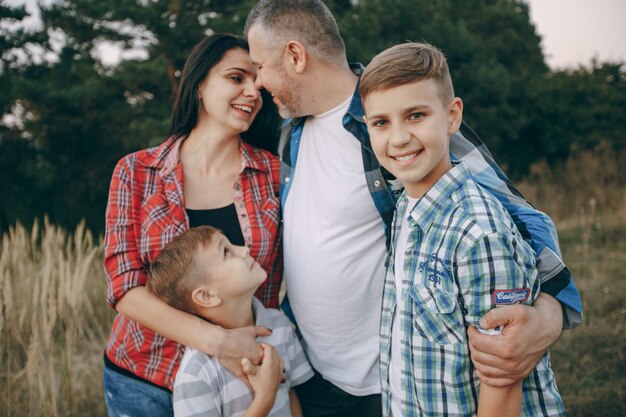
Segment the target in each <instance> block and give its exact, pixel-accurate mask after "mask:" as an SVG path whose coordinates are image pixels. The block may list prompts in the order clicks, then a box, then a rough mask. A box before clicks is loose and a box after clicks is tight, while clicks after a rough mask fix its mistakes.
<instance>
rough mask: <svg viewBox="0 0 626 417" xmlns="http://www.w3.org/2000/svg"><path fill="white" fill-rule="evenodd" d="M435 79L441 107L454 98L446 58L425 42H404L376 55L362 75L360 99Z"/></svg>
mask: <svg viewBox="0 0 626 417" xmlns="http://www.w3.org/2000/svg"><path fill="white" fill-rule="evenodd" d="M430 79H432V80H434V81H436V82H437V85H438V87H439V96H440V97H441V100H442V102H443V103H444V104H446V105H447V104H448V103H449V102H450V101H451V100H452V99H453V98H454V88H453V87H452V78H451V77H450V70H449V69H448V62H447V60H446V57H445V55H444V54H443V53H442V52H441V51H440V50H439V49H437V48H435V47H434V46H432V45H430V44H427V43H416V42H407V43H402V44H400V45H396V46H392V47H391V48H389V49H386V50H384V51H383V52H381V53H379V54H378V55H376V56H375V57H374V58H373V59H372V61H371V62H370V63H369V65H368V66H367V68H365V71H364V72H363V75H362V76H361V85H360V89H359V93H360V94H361V99H363V100H364V99H365V97H367V95H368V94H370V93H372V92H374V91H378V90H386V89H388V88H392V87H397V86H400V85H404V84H410V83H414V82H417V81H421V80H430Z"/></svg>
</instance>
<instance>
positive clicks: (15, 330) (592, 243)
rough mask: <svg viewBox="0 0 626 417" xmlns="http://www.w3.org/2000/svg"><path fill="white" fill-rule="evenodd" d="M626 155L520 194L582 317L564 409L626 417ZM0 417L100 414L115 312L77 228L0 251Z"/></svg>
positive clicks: (563, 357)
mask: <svg viewBox="0 0 626 417" xmlns="http://www.w3.org/2000/svg"><path fill="white" fill-rule="evenodd" d="M624 163H626V153H624V154H622V155H613V154H611V153H610V152H609V151H608V149H607V148H599V149H597V150H596V151H594V152H587V153H582V154H580V155H579V156H578V157H576V158H572V159H571V160H569V161H567V163H565V164H563V165H562V166H559V167H555V168H552V169H549V168H548V166H547V165H546V164H543V165H541V164H540V165H537V166H536V167H534V169H533V172H532V175H531V176H530V177H529V179H528V180H527V181H526V182H524V183H523V184H522V187H521V188H522V191H523V192H524V193H525V194H526V195H527V196H528V197H529V199H530V200H531V201H533V202H534V203H535V204H536V205H537V207H538V208H540V209H541V210H543V211H546V212H547V213H548V214H550V215H551V216H552V217H553V218H554V219H555V220H556V223H557V227H558V228H559V233H560V236H561V248H562V250H563V255H564V258H565V260H566V263H567V264H568V266H569V268H570V270H571V271H572V273H573V275H574V277H575V279H576V283H577V285H578V288H579V289H580V291H581V294H582V298H583V304H584V308H585V318H584V323H583V324H582V325H581V326H580V327H579V328H578V329H576V330H574V331H571V332H565V333H564V334H563V336H562V337H561V339H560V340H559V342H558V343H557V344H556V346H555V347H554V348H553V353H552V360H553V364H554V367H555V371H556V376H557V383H558V385H559V387H560V390H561V393H562V395H563V399H564V402H565V405H566V408H567V410H568V414H569V415H570V416H593V417H603V416H606V417H609V416H611V417H614V416H625V415H626V398H625V397H626V396H625V393H624V391H625V387H626V331H625V330H626V329H625V327H626V208H625V207H626V204H625V203H626V200H625V198H626V197H625V190H626V187H625V186H626V170H623V169H621V170H620V169H619V167H620V166H624ZM0 249H1V250H0V341H1V342H0V416H6V417H22V416H65V415H70V416H83V415H89V416H100V415H102V416H103V415H105V408H104V401H103V395H102V382H101V376H102V352H103V349H104V341H105V338H106V334H107V332H108V330H109V326H110V323H111V321H112V318H113V313H112V311H110V309H109V308H108V307H107V305H106V302H105V278H104V274H103V271H102V266H101V265H102V245H101V243H96V242H94V240H93V238H92V235H91V233H89V232H88V231H86V230H85V227H84V225H80V226H79V227H78V228H77V230H76V231H75V232H74V233H72V234H68V233H67V232H65V231H63V230H61V229H59V228H58V227H55V226H53V225H51V224H49V223H48V222H47V221H45V222H44V225H43V227H40V226H39V224H37V223H35V225H34V227H33V228H32V230H31V231H30V232H29V231H27V230H26V229H25V228H24V227H22V226H20V225H17V226H16V227H14V228H12V229H10V230H9V232H8V233H5V234H4V235H3V236H2V243H1V247H0Z"/></svg>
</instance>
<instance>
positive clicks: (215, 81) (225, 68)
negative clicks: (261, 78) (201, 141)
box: [198, 48, 263, 134]
mask: <svg viewBox="0 0 626 417" xmlns="http://www.w3.org/2000/svg"><path fill="white" fill-rule="evenodd" d="M255 79H256V69H255V68H254V66H253V65H252V61H251V60H250V55H249V54H248V52H247V51H246V50H244V49H241V48H234V49H231V50H229V51H228V52H226V53H225V54H224V56H223V57H222V59H221V60H220V62H218V63H217V64H216V65H215V66H214V67H213V68H211V70H210V71H209V73H208V75H207V76H206V78H205V79H204V81H203V82H202V83H201V84H200V87H199V89H198V95H199V97H200V100H201V105H200V114H199V118H198V124H203V123H207V122H210V123H211V124H218V125H222V126H224V127H226V128H227V129H229V130H232V131H233V132H234V133H237V134H238V133H242V132H245V131H246V130H248V129H249V128H250V125H251V124H252V122H253V121H254V117H255V116H256V115H257V113H258V112H259V110H260V109H261V106H262V105H263V101H262V100H261V94H260V93H259V90H258V89H257V88H256V87H255V85H254V81H255Z"/></svg>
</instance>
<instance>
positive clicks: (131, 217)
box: [104, 138, 283, 390]
mask: <svg viewBox="0 0 626 417" xmlns="http://www.w3.org/2000/svg"><path fill="white" fill-rule="evenodd" d="M181 142H182V140H180V139H179V140H175V139H173V138H170V139H169V140H167V141H166V142H165V143H163V144H162V145H160V146H158V147H155V148H150V149H146V150H142V151H139V152H136V153H133V154H130V155H128V156H126V157H124V158H123V159H122V160H121V161H120V162H119V163H118V164H117V166H116V167H115V171H114V172H113V178H112V179H111V188H110V191H109V202H108V206H107V210H106V234H105V255H104V269H105V272H106V275H107V283H108V288H107V301H108V303H109V304H110V305H111V307H113V308H115V304H116V303H117V302H118V301H119V300H120V299H121V298H122V297H123V296H124V294H126V292H127V291H128V290H130V289H131V288H134V287H137V286H142V285H145V284H146V280H147V279H148V275H147V273H146V270H145V266H146V265H147V264H148V263H149V262H151V261H152V260H154V259H155V257H156V256H157V255H158V254H159V252H160V251H161V249H162V248H163V246H165V245H166V244H167V243H168V242H170V241H171V240H172V239H173V238H174V237H175V236H178V235H179V234H181V233H183V232H184V231H185V230H187V229H188V228H189V219H188V217H187V213H186V211H185V199H184V193H183V166H182V164H181V162H180V160H179V153H178V151H179V148H180V144H181ZM240 150H241V161H242V168H243V169H242V172H241V174H240V176H239V179H238V180H237V182H236V184H235V191H234V201H235V208H236V211H237V214H238V217H239V223H240V224H241V230H242V233H243V236H244V240H245V242H246V246H248V247H249V248H250V254H251V255H252V256H253V257H254V258H255V259H256V260H257V262H258V263H259V264H260V265H261V266H262V267H263V269H265V270H266V271H267V273H268V279H267V280H266V281H265V283H264V284H263V285H262V286H261V287H260V288H259V290H258V291H257V293H256V294H255V295H256V297H257V298H258V299H259V300H261V302H263V304H264V305H265V306H267V307H274V308H276V307H278V290H279V287H280V281H281V279H282V266H283V265H282V253H281V252H282V251H281V250H280V247H279V246H280V243H281V239H280V233H279V225H280V202H279V199H278V184H279V178H278V175H279V168H280V162H279V160H278V158H276V157H275V156H273V155H271V154H270V153H269V152H267V151H263V150H260V149H256V148H253V147H251V146H250V145H248V144H246V143H245V142H243V141H242V142H241V145H240ZM182 353H183V347H182V346H181V345H179V344H177V343H175V342H173V341H171V340H168V339H166V338H164V337H162V336H160V335H158V334H156V333H155V332H153V331H152V330H150V329H148V328H146V327H143V326H141V325H140V324H138V323H136V322H134V321H132V320H130V319H129V318H128V317H125V316H124V315H122V314H118V315H117V317H116V318H115V321H114V322H113V328H112V330H111V334H110V335H109V339H108V341H107V346H106V354H107V357H108V358H109V359H110V360H111V361H112V362H113V363H114V364H116V365H118V366H120V367H122V368H124V369H127V370H129V371H130V372H132V373H133V374H135V375H137V376H139V377H141V378H143V379H146V380H148V381H150V382H152V383H154V384H156V385H159V386H163V387H166V388H168V389H170V390H171V389H172V387H173V384H174V377H175V375H176V371H177V369H178V365H179V364H180V359H181V358H182Z"/></svg>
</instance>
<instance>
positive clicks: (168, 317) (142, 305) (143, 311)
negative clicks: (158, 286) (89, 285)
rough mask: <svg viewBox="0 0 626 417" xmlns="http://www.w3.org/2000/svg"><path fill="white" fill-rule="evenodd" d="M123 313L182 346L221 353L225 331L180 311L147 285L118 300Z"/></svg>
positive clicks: (118, 308) (210, 352)
mask: <svg viewBox="0 0 626 417" xmlns="http://www.w3.org/2000/svg"><path fill="white" fill-rule="evenodd" d="M116 309H117V311H118V312H119V313H121V314H124V315H125V316H127V317H129V318H131V319H132V320H134V321H136V322H138V323H139V324H141V325H142V326H145V327H147V328H149V329H150V330H152V331H154V332H156V333H158V334H160V335H161V336H164V337H166V338H168V339H171V340H173V341H175V342H177V343H180V344H181V345H185V346H189V347H192V348H194V349H196V350H199V351H201V352H204V353H206V354H208V355H211V356H219V351H220V345H221V341H222V338H223V336H224V331H223V330H222V329H221V328H220V327H218V326H216V325H213V324H211V323H209V322H208V321H206V320H203V319H201V318H199V317H196V316H194V315H193V314H189V313H186V312H184V311H181V310H178V309H176V308H174V307H172V306H170V305H169V304H167V303H166V302H164V301H163V300H161V299H160V298H158V297H157V296H156V295H154V294H152V293H151V292H150V291H149V290H148V289H147V288H146V287H135V288H133V289H131V290H129V291H128V292H127V293H126V294H125V295H124V297H122V299H121V300H119V301H118V303H117V305H116Z"/></svg>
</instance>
